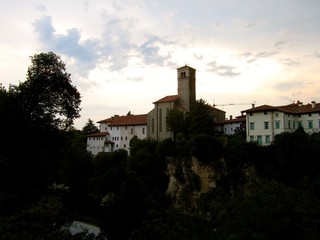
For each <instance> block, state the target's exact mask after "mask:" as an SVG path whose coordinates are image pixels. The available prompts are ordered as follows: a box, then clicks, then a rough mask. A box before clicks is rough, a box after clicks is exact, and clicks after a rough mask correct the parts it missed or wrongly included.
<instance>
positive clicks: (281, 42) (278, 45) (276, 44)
mask: <svg viewBox="0 0 320 240" xmlns="http://www.w3.org/2000/svg"><path fill="white" fill-rule="evenodd" d="M286 43H287V42H286V41H278V42H275V43H274V46H275V47H277V48H279V47H280V46H282V45H285V44H286Z"/></svg>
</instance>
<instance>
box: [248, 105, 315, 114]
mask: <svg viewBox="0 0 320 240" xmlns="http://www.w3.org/2000/svg"><path fill="white" fill-rule="evenodd" d="M264 111H280V112H284V113H292V114H304V113H313V112H320V103H314V104H310V103H309V104H306V105H303V104H302V103H292V104H289V105H284V106H269V105H262V106H259V107H256V108H251V109H248V110H244V111H242V112H247V113H250V112H264Z"/></svg>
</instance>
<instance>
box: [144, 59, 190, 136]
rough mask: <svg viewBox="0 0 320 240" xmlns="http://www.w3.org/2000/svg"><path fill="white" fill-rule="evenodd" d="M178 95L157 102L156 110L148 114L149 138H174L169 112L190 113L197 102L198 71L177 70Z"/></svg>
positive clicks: (185, 67)
mask: <svg viewBox="0 0 320 240" xmlns="http://www.w3.org/2000/svg"><path fill="white" fill-rule="evenodd" d="M177 80H178V95H170V96H166V97H163V98H161V99H159V100H157V101H155V102H153V104H154V108H153V109H152V110H151V111H150V112H149V113H148V135H147V136H148V137H149V138H152V139H155V140H159V141H161V140H164V139H166V138H172V137H173V135H172V132H171V131H169V129H168V126H167V123H166V117H167V114H168V111H169V110H171V109H173V108H178V109H179V110H181V111H183V112H189V111H190V109H191V108H192V104H193V103H194V102H195V101H196V70H195V69H194V68H192V67H189V66H187V65H186V66H183V67H180V68H178V69H177Z"/></svg>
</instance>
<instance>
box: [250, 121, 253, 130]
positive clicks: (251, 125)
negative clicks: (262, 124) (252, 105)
mask: <svg viewBox="0 0 320 240" xmlns="http://www.w3.org/2000/svg"><path fill="white" fill-rule="evenodd" d="M250 130H254V122H251V123H250Z"/></svg>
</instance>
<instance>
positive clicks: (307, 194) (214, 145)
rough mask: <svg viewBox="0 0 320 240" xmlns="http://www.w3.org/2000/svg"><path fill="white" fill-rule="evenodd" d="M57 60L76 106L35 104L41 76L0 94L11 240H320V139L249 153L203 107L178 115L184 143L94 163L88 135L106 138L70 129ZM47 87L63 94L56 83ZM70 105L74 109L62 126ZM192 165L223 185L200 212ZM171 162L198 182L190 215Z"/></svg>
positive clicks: (288, 138) (148, 146) (1, 220)
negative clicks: (93, 228)
mask: <svg viewBox="0 0 320 240" xmlns="http://www.w3.org/2000/svg"><path fill="white" fill-rule="evenodd" d="M51 55H52V54H51V53H50V54H49V55H39V56H36V58H38V57H40V58H39V60H41V59H42V57H44V58H43V59H47V57H48V56H51ZM41 56H42V57H41ZM34 60H36V59H34ZM47 60H48V59H47ZM49 60H50V58H49ZM54 60H59V61H58V62H59V64H60V65H57V66H58V67H59V66H60V68H62V69H60V70H63V71H62V73H63V74H62V77H63V78H62V80H63V79H64V81H62V82H60V84H59V86H60V87H63V86H65V84H67V88H66V89H69V90H70V91H69V93H70V94H71V96H70V98H69V100H70V101H71V102H70V101H67V102H64V101H63V99H64V98H65V96H62V95H59V96H60V97H59V98H57V99H58V100H59V101H58V102H56V103H55V104H58V105H55V104H53V105H51V104H50V101H54V100H55V98H50V99H47V98H45V95H42V96H41V97H43V99H42V100H43V101H44V104H43V106H44V107H45V108H43V109H38V108H37V104H34V98H36V97H37V96H36V95H31V96H28V92H29V91H31V90H32V88H33V87H34V86H36V85H37V84H38V83H39V81H37V80H38V79H37V78H38V75H37V70H36V68H30V73H29V78H28V81H29V83H28V82H27V83H28V84H27V83H26V84H23V85H21V86H20V87H22V88H20V89H19V86H17V87H11V88H10V89H9V90H6V89H4V88H3V87H1V86H0V116H1V117H0V132H1V135H0V239H1V240H2V239H5V240H20V239H21V240H22V239H24V240H25V239H27V240H28V239H36V240H37V239H39V240H40V239H49V240H50V239H52V240H56V239H64V240H69V239H77V240H80V239H88V240H89V239H90V240H91V239H92V240H93V239H96V240H97V239H105V238H106V237H107V238H108V239H109V240H110V239H111V240H114V239H116V240H120V239H125V240H128V239H132V240H148V239H156V240H158V239H159V240H171V239H172V240H173V239H174V240H179V239H181V240H182V239H183V240H185V239H192V240H202V239H219V240H235V239H237V240H242V239H243V240H251V239H259V240H260V239H264V240H269V239H270V240H271V239H272V240H274V239H291V240H292V239H299V240H300V239H308V240H309V239H311V240H312V239H320V231H319V229H320V192H319V189H320V159H319V156H320V135H319V134H314V135H312V136H310V135H307V134H306V133H305V132H304V131H303V129H298V130H297V131H296V132H294V133H284V134H281V135H278V136H277V137H276V140H275V141H274V143H273V144H272V145H271V146H268V147H260V146H258V145H257V144H255V143H247V142H246V141H245V139H244V138H243V136H242V135H241V134H239V135H234V136H231V137H228V138H223V137H221V136H219V138H218V137H217V136H215V134H214V132H213V131H212V130H213V129H212V128H211V127H212V123H211V122H210V121H211V120H210V119H211V118H210V117H208V116H209V114H208V113H207V108H203V107H202V105H205V103H202V105H201V102H199V104H200V105H199V106H198V107H196V108H195V110H196V112H194V113H191V114H190V115H189V116H188V117H187V119H186V123H188V124H183V125H182V126H179V124H177V122H176V121H175V120H176V119H177V118H178V119H180V120H181V119H182V117H183V116H181V114H179V113H177V112H173V113H172V116H171V117H172V119H171V120H170V121H171V127H172V130H173V131H174V133H175V134H174V136H175V138H174V141H173V140H165V141H163V142H157V141H154V140H139V139H137V138H133V139H132V141H131V145H130V148H131V152H130V155H129V154H128V153H127V152H126V151H124V150H119V151H115V152H113V153H108V154H100V155H98V156H96V157H93V156H91V155H90V154H88V153H87V151H86V138H85V134H87V133H90V132H92V131H95V130H96V129H95V128H94V126H92V124H89V127H88V128H84V129H83V132H81V131H76V130H73V129H72V127H71V123H72V121H73V119H74V118H75V117H76V116H77V115H78V112H79V100H80V99H79V95H78V93H77V91H76V89H74V88H73V87H72V86H71V85H69V83H70V82H69V80H70V79H69V77H70V76H69V75H68V74H67V73H65V72H64V65H63V64H62V63H61V62H60V59H59V58H54ZM39 63H41V64H42V62H39ZM37 64H38V62H37ZM61 64H62V65H61ZM44 69H46V68H44ZM58 70H59V68H58ZM57 72H58V73H59V71H57ZM55 77H57V76H55ZM58 82H59V81H58ZM31 83H32V84H31ZM36 83H37V84H36ZM45 83H46V81H43V82H42V81H41V84H45ZM62 83H63V84H62ZM49 86H50V88H54V89H55V84H54V82H50V84H49ZM42 87H43V86H42ZM59 89H60V88H59ZM67 92H68V91H67ZM67 92H64V93H65V94H66V93H67ZM22 97H28V99H27V100H28V101H26V103H28V105H24V104H23V103H24V102H23V101H22V100H23V99H22ZM45 100H46V101H45ZM47 100H48V101H49V102H47ZM60 100H61V101H60ZM59 103H63V106H60V105H59ZM65 104H66V105H65ZM50 106H53V107H54V108H52V109H50ZM66 106H67V108H65V107H66ZM72 106H73V107H72ZM60 107H64V108H62V109H65V110H68V111H66V112H64V111H63V113H65V114H63V116H62V117H61V118H58V119H56V118H55V117H56V115H55V114H53V113H55V111H60V110H58V109H60ZM69 107H70V108H71V109H70V108H69ZM72 108H73V109H72ZM47 109H49V110H50V111H49V110H48V111H47ZM69 110H70V112H69ZM51 113H52V114H51ZM67 113H68V114H67ZM199 116H202V117H201V118H199ZM65 117H66V119H65ZM206 119H207V120H208V121H206ZM200 120H201V122H200ZM170 121H169V122H170ZM192 156H195V157H197V158H198V160H199V162H200V163H201V164H202V165H206V166H211V167H213V168H214V169H215V171H217V172H220V176H221V178H220V179H219V180H218V181H217V182H216V183H217V187H215V188H213V189H212V190H211V191H210V192H207V193H203V194H202V195H200V197H199V198H198V200H197V201H195V202H192V201H193V200H192V199H191V197H190V196H191V194H192V192H193V191H199V189H200V185H201V182H200V181H199V178H197V175H196V174H194V173H193V172H192V171H189V170H188V169H187V167H188V166H190V160H191V158H192ZM168 161H171V162H174V163H175V164H176V166H177V168H176V171H175V174H174V176H175V177H176V179H177V181H178V182H179V183H180V184H188V185H187V186H188V188H186V191H185V195H184V196H183V197H184V198H183V199H184V201H185V202H187V204H184V208H182V209H178V208H175V207H174V205H173V199H172V198H170V197H169V196H168V195H167V194H166V191H167V188H168V183H169V180H170V179H169V176H168V175H167V164H168ZM185 176H188V177H190V179H191V181H190V179H186V177H185ZM73 220H84V221H86V222H90V223H92V224H94V225H97V226H99V227H100V228H101V229H102V234H101V235H100V236H94V235H90V234H87V233H86V232H83V233H80V234H76V235H71V234H70V232H69V231H68V226H69V225H70V223H71V222H72V221H73Z"/></svg>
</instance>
